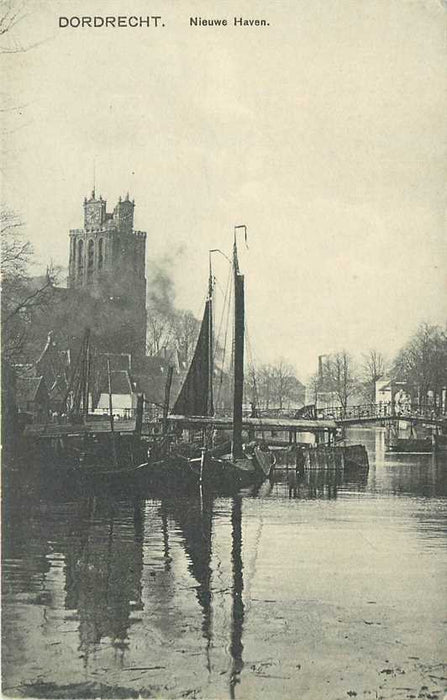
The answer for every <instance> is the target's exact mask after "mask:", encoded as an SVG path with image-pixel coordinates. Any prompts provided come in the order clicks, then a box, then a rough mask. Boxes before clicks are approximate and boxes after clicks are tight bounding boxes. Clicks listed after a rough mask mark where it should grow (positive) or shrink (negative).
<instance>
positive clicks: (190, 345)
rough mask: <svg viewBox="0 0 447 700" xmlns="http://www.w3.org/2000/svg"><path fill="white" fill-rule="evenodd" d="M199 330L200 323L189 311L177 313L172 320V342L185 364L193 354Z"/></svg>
mask: <svg viewBox="0 0 447 700" xmlns="http://www.w3.org/2000/svg"><path fill="white" fill-rule="evenodd" d="M199 329H200V323H199V321H198V320H197V319H196V317H195V316H194V314H192V313H191V311H179V312H177V313H176V314H175V315H174V316H173V318H172V321H171V337H172V341H173V344H174V347H175V348H176V349H177V350H178V351H179V353H180V355H181V356H182V359H184V360H185V361H186V362H190V360H191V359H192V356H193V354H194V348H195V343H196V340H197V336H198V334H199Z"/></svg>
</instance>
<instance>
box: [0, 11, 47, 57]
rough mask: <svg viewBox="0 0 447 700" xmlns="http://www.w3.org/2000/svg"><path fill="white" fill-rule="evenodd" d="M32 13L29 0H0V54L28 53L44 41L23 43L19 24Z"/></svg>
mask: <svg viewBox="0 0 447 700" xmlns="http://www.w3.org/2000/svg"><path fill="white" fill-rule="evenodd" d="M32 12H33V4H32V2H30V0H0V54H10V53H22V52H24V51H29V50H30V49H33V48H35V47H36V46H39V45H40V44H42V43H43V41H45V40H46V39H42V40H39V41H33V42H32V43H29V42H26V43H24V42H23V40H22V38H21V36H20V24H21V23H22V22H23V21H24V20H25V19H26V18H27V17H29V16H30V15H31V14H32Z"/></svg>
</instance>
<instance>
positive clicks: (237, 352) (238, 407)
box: [233, 226, 245, 458]
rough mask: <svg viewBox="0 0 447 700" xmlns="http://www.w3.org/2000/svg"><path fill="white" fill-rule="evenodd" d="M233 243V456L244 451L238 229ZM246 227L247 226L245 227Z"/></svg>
mask: <svg viewBox="0 0 447 700" xmlns="http://www.w3.org/2000/svg"><path fill="white" fill-rule="evenodd" d="M237 228H239V227H237V226H236V227H235V229H234V244H233V274H234V369H233V372H234V388H233V457H235V458H238V457H242V456H243V452H242V400H243V394H244V325H245V300H244V275H241V274H240V272H239V261H238V257H237V243H236V229H237ZM244 228H245V227H244Z"/></svg>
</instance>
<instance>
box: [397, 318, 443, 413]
mask: <svg viewBox="0 0 447 700" xmlns="http://www.w3.org/2000/svg"><path fill="white" fill-rule="evenodd" d="M392 376H393V378H394V379H397V380H401V381H405V382H407V383H408V385H409V388H410V391H412V393H413V395H414V394H417V396H418V399H419V401H420V402H425V401H427V398H428V394H429V392H432V394H433V399H434V403H435V404H437V403H438V404H439V403H440V402H441V397H442V393H443V390H444V389H445V387H446V386H447V331H446V330H445V329H442V328H440V327H439V326H431V325H429V324H427V323H423V324H422V325H421V326H419V328H418V330H417V331H416V333H415V334H414V335H413V336H412V337H411V338H410V340H409V341H408V343H407V345H406V346H405V347H404V348H402V350H400V352H399V353H398V355H397V357H396V358H395V360H394V363H393V367H392ZM444 410H445V406H444Z"/></svg>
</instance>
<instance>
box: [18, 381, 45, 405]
mask: <svg viewBox="0 0 447 700" xmlns="http://www.w3.org/2000/svg"><path fill="white" fill-rule="evenodd" d="M41 387H42V388H43V389H46V387H45V380H44V378H43V377H17V383H16V391H17V403H18V404H19V405H20V404H23V403H27V402H29V401H35V400H36V398H37V394H38V392H39V389H40V388H41Z"/></svg>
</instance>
